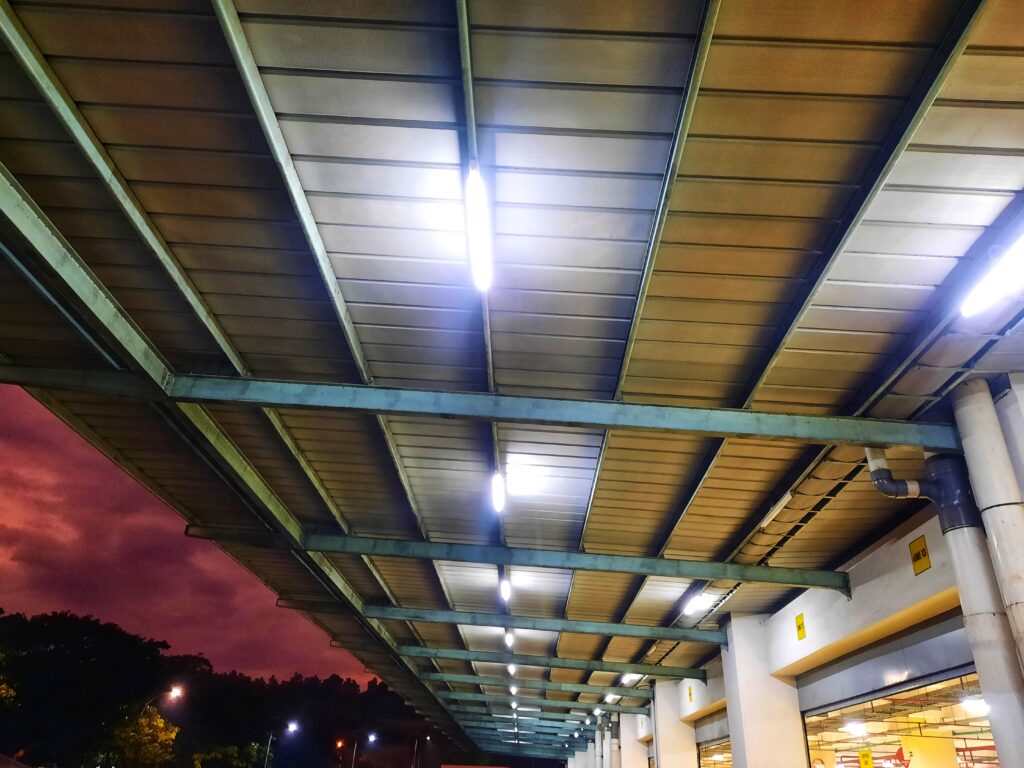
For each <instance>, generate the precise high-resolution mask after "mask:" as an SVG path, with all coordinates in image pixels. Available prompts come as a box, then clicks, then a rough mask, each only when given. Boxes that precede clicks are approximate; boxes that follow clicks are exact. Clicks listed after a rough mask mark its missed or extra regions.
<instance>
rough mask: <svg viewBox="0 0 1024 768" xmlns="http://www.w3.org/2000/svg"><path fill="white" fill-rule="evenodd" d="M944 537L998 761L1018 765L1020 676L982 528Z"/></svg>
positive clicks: (1023, 760)
mask: <svg viewBox="0 0 1024 768" xmlns="http://www.w3.org/2000/svg"><path fill="white" fill-rule="evenodd" d="M945 538H946V545H947V546H948V547H949V551H950V559H951V560H952V561H953V570H954V571H955V572H956V580H957V584H958V586H959V591H960V605H961V606H962V608H963V614H964V627H965V628H966V629H967V639H968V640H969V641H970V643H971V653H972V654H973V655H974V666H975V667H976V668H977V671H978V679H979V680H980V681H981V690H982V695H983V696H984V698H985V703H986V704H988V705H989V707H990V710H989V714H988V720H989V723H990V725H991V726H992V738H993V740H994V741H995V745H996V752H997V753H998V754H999V762H1000V763H1001V764H1002V765H1021V766H1024V675H1022V674H1021V667H1020V663H1019V661H1018V659H1017V648H1016V645H1015V644H1014V641H1013V635H1012V633H1011V632H1010V623H1009V621H1008V620H1007V618H1006V613H1005V612H1004V611H1003V603H1002V600H1001V598H1000V595H999V585H998V584H997V583H996V576H995V572H994V571H993V569H992V561H991V560H990V559H989V556H988V548H987V545H986V542H985V532H984V531H983V530H982V529H981V528H979V527H963V528H955V529H953V530H951V531H947V532H946V534H945Z"/></svg>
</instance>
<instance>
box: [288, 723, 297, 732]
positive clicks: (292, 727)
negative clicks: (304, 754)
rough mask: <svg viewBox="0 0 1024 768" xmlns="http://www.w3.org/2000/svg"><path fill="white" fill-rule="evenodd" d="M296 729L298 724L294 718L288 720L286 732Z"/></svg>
mask: <svg viewBox="0 0 1024 768" xmlns="http://www.w3.org/2000/svg"><path fill="white" fill-rule="evenodd" d="M297 730H299V724H298V723H296V722H295V721H294V720H289V721H288V733H295V732H296V731H297Z"/></svg>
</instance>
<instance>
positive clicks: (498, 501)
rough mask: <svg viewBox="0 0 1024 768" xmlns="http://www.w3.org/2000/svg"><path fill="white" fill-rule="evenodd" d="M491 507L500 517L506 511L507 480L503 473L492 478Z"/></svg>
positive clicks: (496, 473) (495, 474)
mask: <svg viewBox="0 0 1024 768" xmlns="http://www.w3.org/2000/svg"><path fill="white" fill-rule="evenodd" d="M491 506H492V507H494V511H495V512H497V513H498V514H499V515H500V514H501V513H502V512H504V511H505V478H504V477H502V474H501V472H495V473H494V474H493V475H492V476H491Z"/></svg>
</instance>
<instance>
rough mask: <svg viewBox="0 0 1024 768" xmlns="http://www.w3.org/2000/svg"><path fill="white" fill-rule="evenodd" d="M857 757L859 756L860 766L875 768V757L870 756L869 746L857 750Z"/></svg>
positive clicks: (861, 767) (862, 767)
mask: <svg viewBox="0 0 1024 768" xmlns="http://www.w3.org/2000/svg"><path fill="white" fill-rule="evenodd" d="M857 757H858V758H860V768H875V758H873V757H872V756H871V748H870V747H866V748H865V749H862V750H860V751H858V752H857Z"/></svg>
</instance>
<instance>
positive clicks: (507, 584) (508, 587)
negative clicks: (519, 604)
mask: <svg viewBox="0 0 1024 768" xmlns="http://www.w3.org/2000/svg"><path fill="white" fill-rule="evenodd" d="M501 599H502V600H504V601H505V602H506V603H507V602H508V601H509V600H511V599H512V582H511V581H509V580H508V579H502V580H501Z"/></svg>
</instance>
